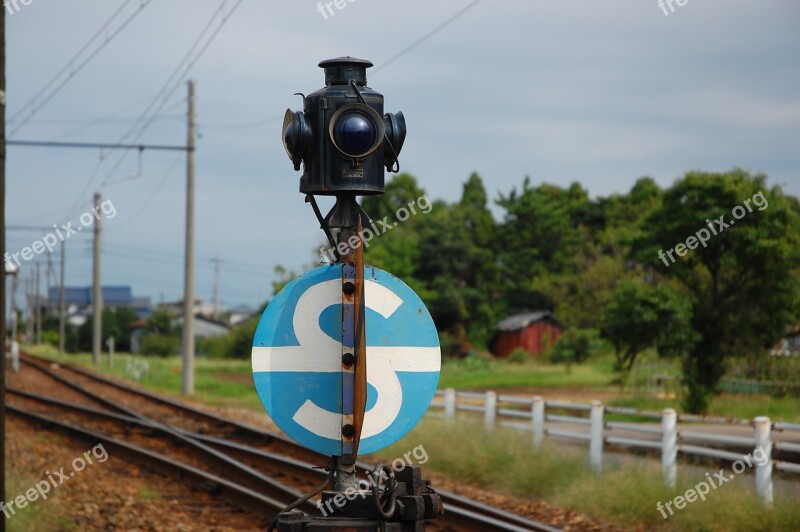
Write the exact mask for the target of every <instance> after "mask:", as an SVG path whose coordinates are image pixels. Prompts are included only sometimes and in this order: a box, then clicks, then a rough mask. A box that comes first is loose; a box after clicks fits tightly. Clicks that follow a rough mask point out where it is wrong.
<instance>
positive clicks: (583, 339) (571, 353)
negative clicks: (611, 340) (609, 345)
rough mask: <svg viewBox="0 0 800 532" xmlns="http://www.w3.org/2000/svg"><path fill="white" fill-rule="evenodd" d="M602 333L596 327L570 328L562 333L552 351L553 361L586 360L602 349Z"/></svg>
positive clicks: (550, 356)
mask: <svg viewBox="0 0 800 532" xmlns="http://www.w3.org/2000/svg"><path fill="white" fill-rule="evenodd" d="M602 347H603V346H602V341H601V340H600V335H599V333H598V332H597V331H596V330H595V329H569V330H567V331H565V332H564V334H562V335H561V336H560V337H559V338H558V340H557V341H556V343H555V345H553V349H552V351H550V355H549V358H550V361H551V362H556V363H560V362H584V361H585V360H587V359H588V358H589V357H591V356H593V355H595V354H597V353H598V352H599V351H601V350H602Z"/></svg>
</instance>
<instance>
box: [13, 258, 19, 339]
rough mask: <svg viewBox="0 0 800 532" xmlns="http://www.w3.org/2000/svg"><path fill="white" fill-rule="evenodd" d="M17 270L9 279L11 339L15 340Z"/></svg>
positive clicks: (16, 324)
mask: <svg viewBox="0 0 800 532" xmlns="http://www.w3.org/2000/svg"><path fill="white" fill-rule="evenodd" d="M19 273H20V272H19V270H17V274H16V275H14V277H13V278H12V279H11V339H12V340H16V339H17V326H18V324H19V316H18V314H19V311H18V309H17V284H18V283H19Z"/></svg>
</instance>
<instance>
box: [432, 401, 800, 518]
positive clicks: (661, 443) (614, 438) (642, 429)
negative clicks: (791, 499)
mask: <svg viewBox="0 0 800 532" xmlns="http://www.w3.org/2000/svg"><path fill="white" fill-rule="evenodd" d="M436 396H437V398H439V399H435V400H434V401H433V403H432V404H431V406H432V407H433V408H443V409H444V416H445V418H451V419H452V418H455V416H456V412H457V411H465V412H478V413H482V414H483V418H484V424H485V427H486V429H487V430H492V429H494V427H495V426H497V425H500V426H504V427H509V428H513V429H518V430H524V431H529V432H532V433H533V443H534V445H536V446H537V447H538V446H540V445H541V444H542V441H543V440H544V437H545V436H554V437H561V438H570V439H573V440H578V441H586V442H588V444H589V462H590V464H591V467H592V468H593V469H595V470H596V471H600V470H601V469H602V468H603V447H604V445H605V444H608V445H614V446H620V447H625V448H627V447H633V448H636V447H638V448H644V449H653V450H657V451H660V452H661V466H662V471H663V475H664V481H665V482H666V483H667V485H669V486H672V487H674V486H675V481H676V478H677V471H678V463H677V458H678V453H683V454H687V455H697V456H705V457H710V458H715V459H718V460H725V461H730V462H736V461H739V460H743V459H744V457H745V456H746V455H747V453H755V452H756V450H758V449H761V451H762V452H763V454H765V455H766V458H765V459H762V460H759V461H761V462H763V464H759V463H757V462H756V463H754V464H753V465H754V467H755V477H756V479H755V480H756V482H755V483H756V491H757V493H758V496H759V498H760V500H761V502H762V503H763V504H764V505H765V506H767V507H770V506H771V505H772V471H773V469H776V470H779V471H785V472H788V473H796V474H800V463H798V462H788V461H779V460H774V459H773V458H772V454H773V450H779V451H785V452H786V453H798V454H800V424H798V423H772V422H770V419H769V418H768V417H757V418H755V419H754V420H753V421H742V420H731V419H725V418H719V417H707V416H695V415H690V414H680V415H678V414H677V413H676V412H675V410H673V409H671V408H667V409H665V410H663V411H662V412H660V413H658V412H648V411H639V410H635V409H632V408H620V407H613V406H605V405H603V403H601V402H600V401H593V402H592V403H591V404H585V403H567V402H562V401H545V400H544V399H542V398H541V397H520V396H512V395H499V396H498V395H497V393H496V392H493V391H489V392H485V393H476V392H456V390H454V389H452V388H448V389H446V390H439V391H437V392H436ZM441 398H443V400H441ZM556 412H558V413H556ZM606 414H619V415H624V416H636V417H640V418H641V417H644V418H651V419H652V420H653V422H652V423H649V424H648V423H637V422H630V421H625V422H623V421H607V420H606V419H605V416H606ZM679 421H681V422H684V423H687V422H703V423H708V424H714V425H727V426H738V427H747V426H751V427H752V428H753V432H752V435H749V436H746V437H745V436H740V435H726V434H715V433H709V432H700V431H691V430H686V429H685V428H681V429H679V428H678V422H679ZM545 422H548V423H550V425H551V426H550V427H546V426H545ZM553 424H559V425H568V426H570V425H574V426H576V427H578V430H567V429H565V428H558V427H553V426H552V425H553ZM607 431H610V435H607V434H606V432H607ZM773 431H775V432H781V433H785V434H784V436H789V437H791V438H792V439H797V440H798V443H796V442H793V441H773ZM709 444H711V445H713V444H717V445H718V446H724V447H726V448H725V449H720V448H715V447H709V446H708V445H709ZM730 448H735V449H742V450H743V451H744V452H734V451H731V450H729V449H730ZM758 454H762V453H758ZM795 456H797V454H795Z"/></svg>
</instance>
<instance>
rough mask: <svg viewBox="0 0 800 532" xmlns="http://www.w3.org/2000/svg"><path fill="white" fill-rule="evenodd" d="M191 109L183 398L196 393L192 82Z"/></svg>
mask: <svg viewBox="0 0 800 532" xmlns="http://www.w3.org/2000/svg"><path fill="white" fill-rule="evenodd" d="M188 86H189V110H188V113H187V114H188V128H187V130H188V131H187V139H186V148H187V151H186V251H185V254H184V259H183V260H184V282H183V346H182V357H183V381H182V385H181V391H182V392H183V394H184V395H191V394H193V393H194V172H195V153H194V141H195V124H194V81H192V80H189V83H188Z"/></svg>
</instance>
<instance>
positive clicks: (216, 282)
mask: <svg viewBox="0 0 800 532" xmlns="http://www.w3.org/2000/svg"><path fill="white" fill-rule="evenodd" d="M211 262H212V263H214V290H213V292H212V294H211V301H212V303H211V304H212V305H213V316H214V319H215V320H216V319H217V318H219V267H220V265H221V264H222V259H220V258H219V257H214V258H213V259H211Z"/></svg>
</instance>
